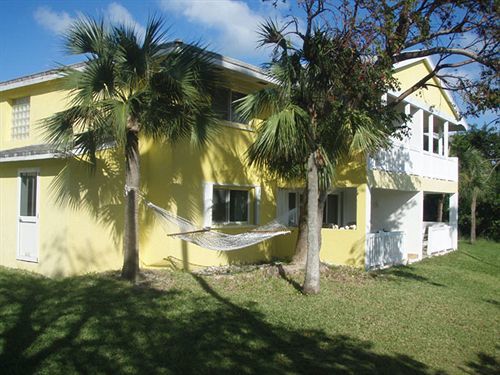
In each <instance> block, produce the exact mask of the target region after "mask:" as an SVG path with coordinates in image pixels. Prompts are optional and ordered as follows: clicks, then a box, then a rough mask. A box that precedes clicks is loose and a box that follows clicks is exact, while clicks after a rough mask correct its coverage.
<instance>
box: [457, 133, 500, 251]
mask: <svg viewBox="0 0 500 375" xmlns="http://www.w3.org/2000/svg"><path fill="white" fill-rule="evenodd" d="M451 151H452V153H453V154H454V155H456V156H458V158H459V163H460V179H459V188H460V195H459V216H458V217H459V228H460V231H461V232H462V233H464V232H465V233H467V232H468V233H469V236H470V240H471V242H474V241H475V239H476V234H478V235H480V236H484V237H488V238H490V239H494V240H496V241H499V240H500V219H499V217H500V196H499V194H500V173H499V170H498V164H499V163H500V133H499V131H498V127H495V126H487V125H484V126H482V127H472V128H471V129H470V130H469V131H467V132H462V133H460V134H456V135H454V136H453V138H452V143H451Z"/></svg>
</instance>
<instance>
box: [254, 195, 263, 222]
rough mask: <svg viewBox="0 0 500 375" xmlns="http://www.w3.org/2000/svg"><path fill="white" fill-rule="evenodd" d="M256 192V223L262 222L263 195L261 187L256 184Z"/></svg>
mask: <svg viewBox="0 0 500 375" xmlns="http://www.w3.org/2000/svg"><path fill="white" fill-rule="evenodd" d="M254 192H255V207H254V223H255V224H256V225H259V224H260V196H261V192H262V191H261V187H260V186H256V187H255V188H254Z"/></svg>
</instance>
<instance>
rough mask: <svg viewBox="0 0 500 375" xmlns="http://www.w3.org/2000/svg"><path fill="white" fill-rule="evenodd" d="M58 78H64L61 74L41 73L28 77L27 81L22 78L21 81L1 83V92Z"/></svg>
mask: <svg viewBox="0 0 500 375" xmlns="http://www.w3.org/2000/svg"><path fill="white" fill-rule="evenodd" d="M57 78H62V75H61V73H48V74H44V73H40V74H36V75H33V76H31V77H30V76H26V78H25V79H23V77H21V78H20V79H19V80H14V81H13V82H10V83H9V81H7V82H5V83H0V92H2V91H7V90H12V89H17V88H19V87H24V86H30V85H36V84H37V83H42V82H47V81H52V80H54V79H57Z"/></svg>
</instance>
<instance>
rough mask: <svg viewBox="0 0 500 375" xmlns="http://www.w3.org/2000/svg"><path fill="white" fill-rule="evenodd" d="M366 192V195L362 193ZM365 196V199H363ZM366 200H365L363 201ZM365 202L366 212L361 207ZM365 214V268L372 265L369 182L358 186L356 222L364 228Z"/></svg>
mask: <svg viewBox="0 0 500 375" xmlns="http://www.w3.org/2000/svg"><path fill="white" fill-rule="evenodd" d="M363 193H364V197H363V196H362V194H363ZM363 198H364V199H363ZM363 200H364V202H363ZM363 203H364V204H365V210H364V211H365V212H363V211H362V209H361V207H362V204H363ZM363 215H364V221H365V222H364V224H365V225H364V231H365V246H364V247H365V251H364V253H365V268H368V267H370V264H369V263H370V260H369V256H368V255H369V253H368V249H369V243H368V242H369V237H368V233H370V231H371V222H372V197H371V191H370V186H369V185H368V184H364V185H359V186H358V187H357V188H356V224H357V225H358V227H359V229H360V230H362V229H363V227H362V224H363V217H362V216H363Z"/></svg>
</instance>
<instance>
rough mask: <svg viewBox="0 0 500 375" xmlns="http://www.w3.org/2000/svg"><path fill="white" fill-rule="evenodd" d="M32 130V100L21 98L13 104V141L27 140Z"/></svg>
mask: <svg viewBox="0 0 500 375" xmlns="http://www.w3.org/2000/svg"><path fill="white" fill-rule="evenodd" d="M29 128H30V98H29V97H25V98H19V99H15V100H14V101H13V102H12V128H11V130H12V134H11V137H12V139H25V138H27V137H28V136H29Z"/></svg>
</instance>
